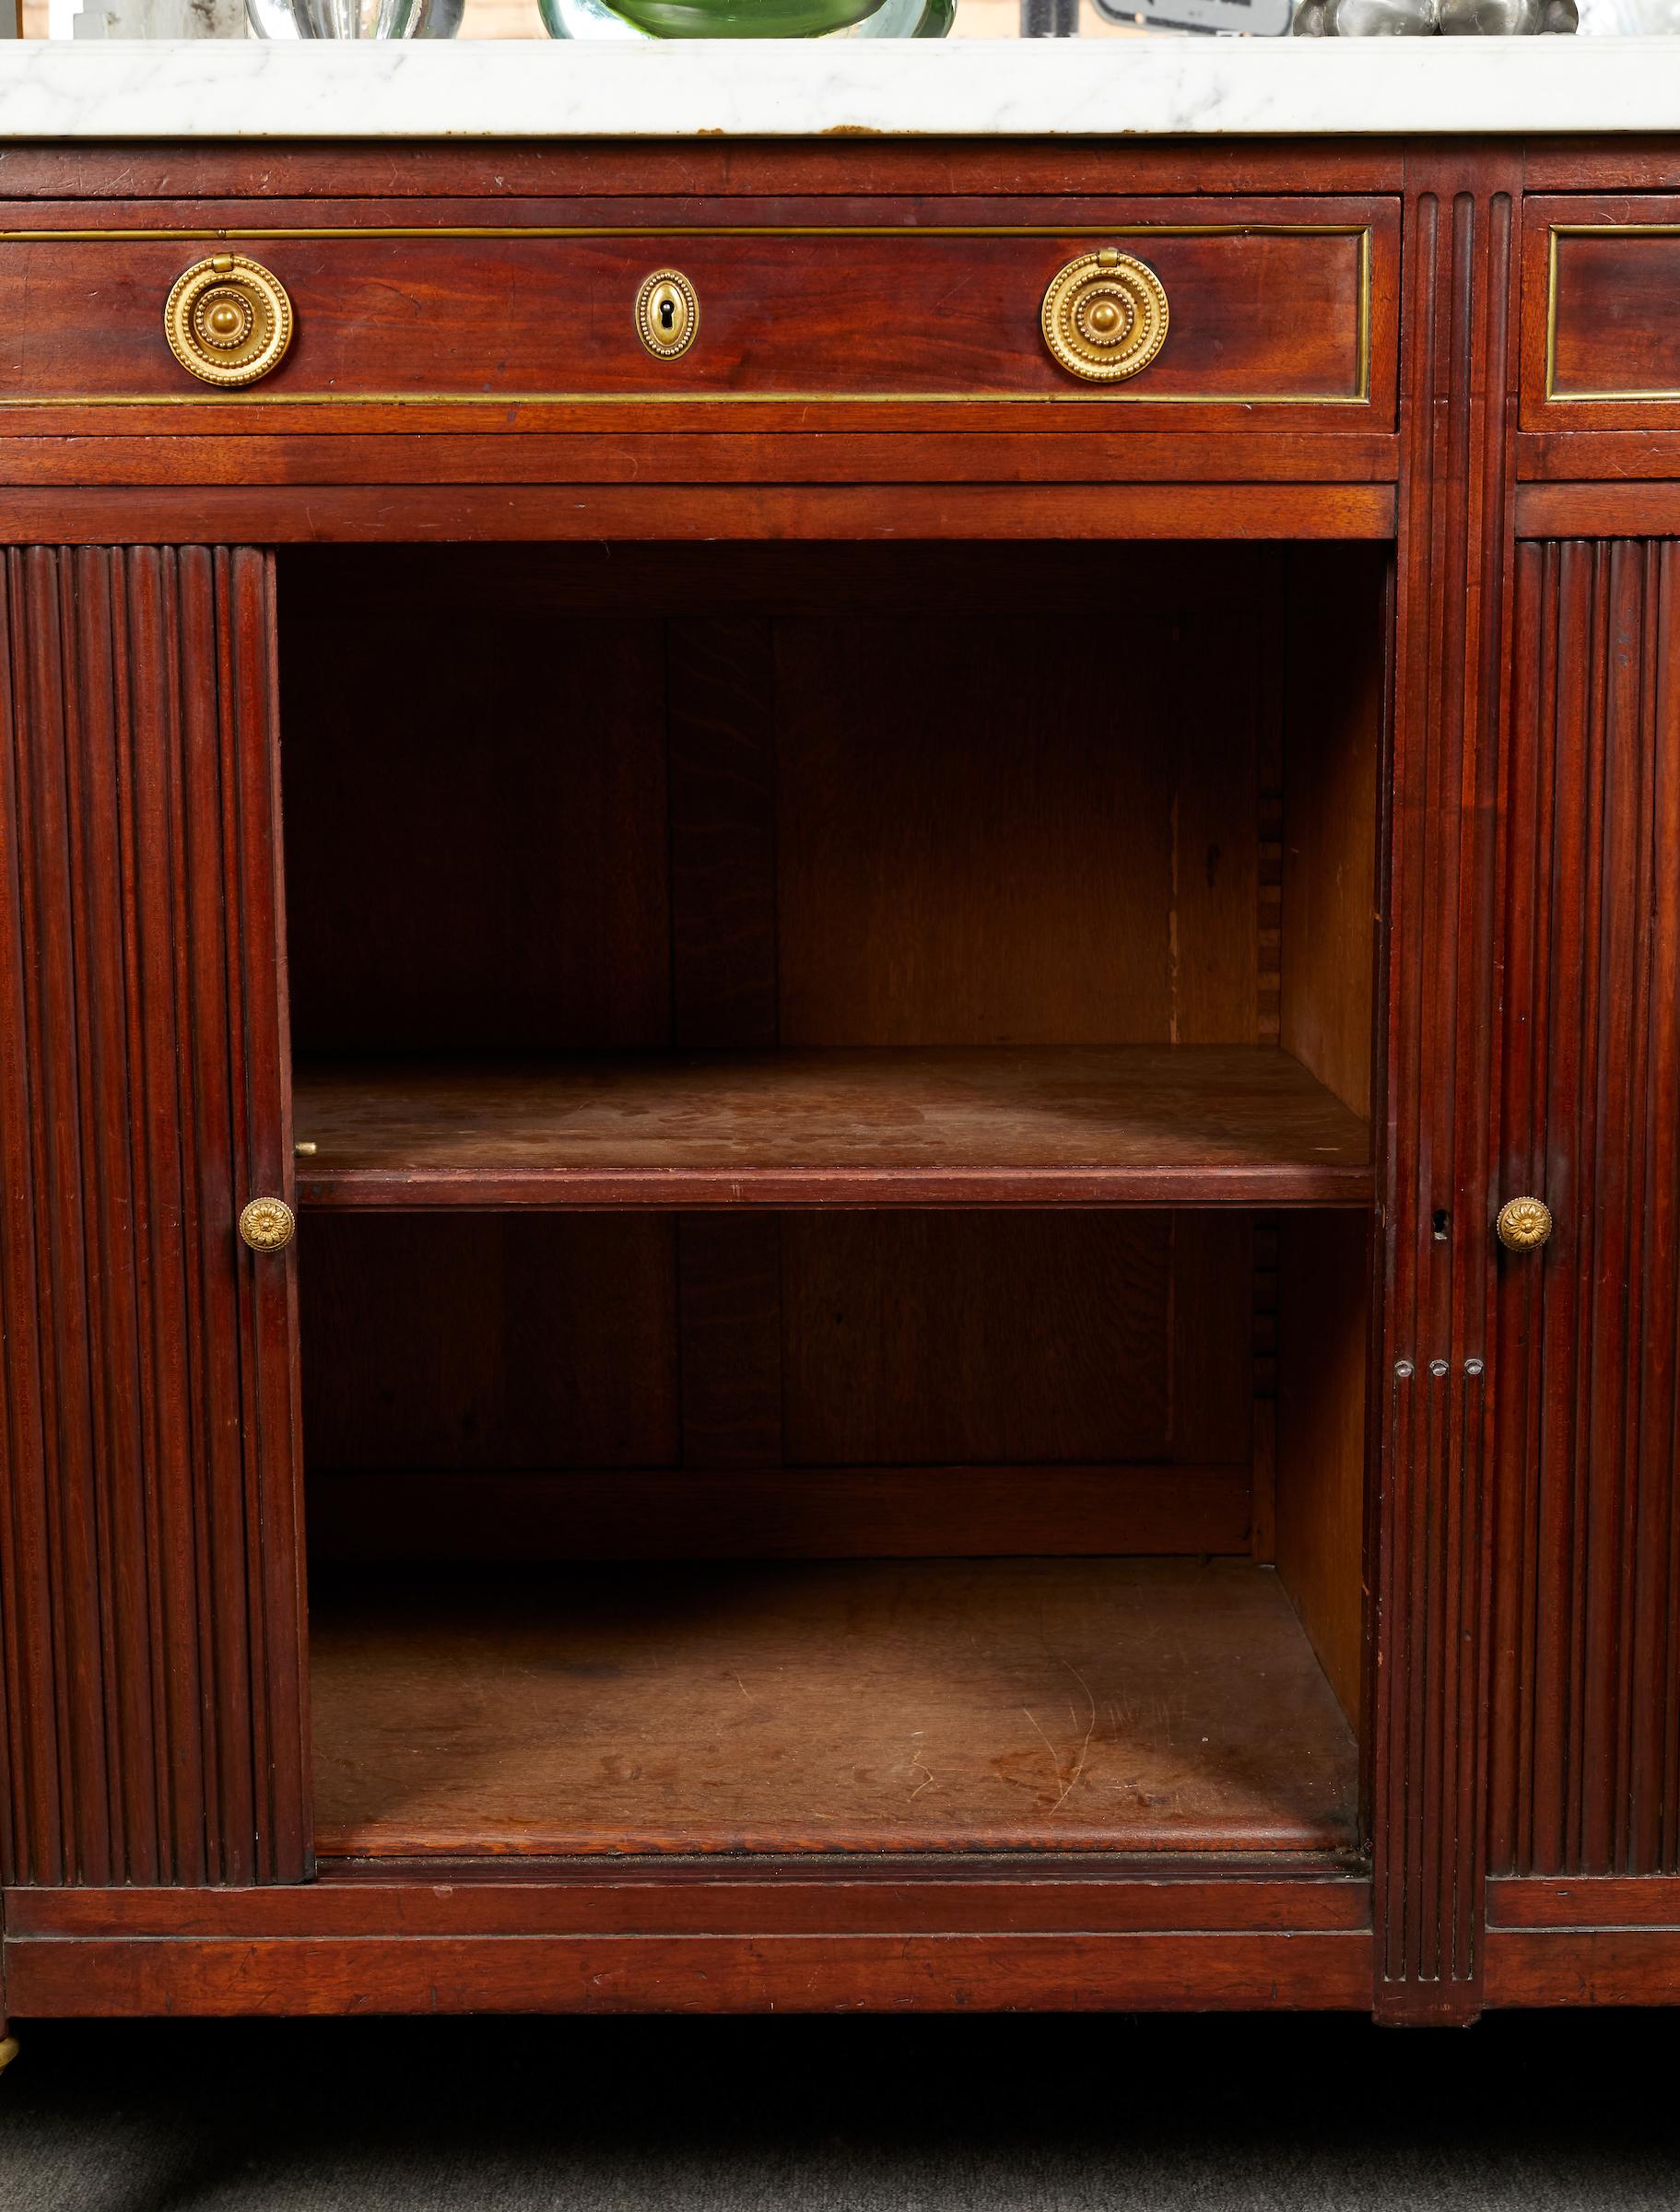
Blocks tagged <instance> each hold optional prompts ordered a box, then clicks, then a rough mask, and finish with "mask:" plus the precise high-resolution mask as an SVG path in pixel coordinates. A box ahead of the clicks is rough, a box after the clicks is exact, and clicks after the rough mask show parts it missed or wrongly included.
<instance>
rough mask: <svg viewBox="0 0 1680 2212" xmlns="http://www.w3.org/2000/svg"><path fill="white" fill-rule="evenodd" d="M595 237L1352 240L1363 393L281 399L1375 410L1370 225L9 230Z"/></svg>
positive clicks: (133, 395) (194, 236) (33, 241)
mask: <svg viewBox="0 0 1680 2212" xmlns="http://www.w3.org/2000/svg"><path fill="white" fill-rule="evenodd" d="M573 238H575V239H589V238H646V239H675V238H724V239H727V238H839V239H844V238H872V239H911V240H914V239H925V238H1023V239H1032V238H1044V239H1063V238H1110V239H1111V238H1137V239H1145V240H1146V239H1152V238H1345V239H1351V240H1353V241H1356V242H1357V251H1358V255H1359V308H1358V320H1357V332H1356V340H1355V344H1356V358H1355V364H1354V389H1353V390H1352V391H1351V392H1345V393H1322V392H1282V393H1277V392H1152V391H1144V392H1128V391H1123V390H1118V389H1108V390H1104V391H1101V392H1079V391H1073V390H1068V391H1062V392H986V391H969V392H949V391H946V392H917V391H903V392H852V391H844V390H841V391H828V392H823V391H806V390H801V391H786V392H783V391H775V392H657V393H651V392H587V391H584V392H576V391H547V392H442V393H434V392H416V391H409V392H351V393H347V392H294V391H288V392H287V393H286V394H285V397H284V400H283V401H281V400H278V399H276V402H275V404H276V405H284V406H288V407H294V406H345V407H368V406H385V407H390V406H431V407H509V406H642V407H646V406H758V407H765V406H772V407H773V406H813V405H821V406H969V407H972V406H1031V407H1042V406H1110V407H1112V406H1135V405H1139V404H1144V405H1147V406H1155V407H1172V406H1183V407H1337V408H1340V407H1368V406H1369V405H1370V362H1371V357H1370V322H1371V232H1370V227H1369V224H1361V223H1231V222H1227V223H1131V224H1127V223H1119V224H1115V223H1104V224H1096V223H1058V224H1054V225H1051V224H1042V223H990V224H989V223H960V224H931V223H930V224H926V225H914V226H912V225H910V224H902V223H899V224H861V223H860V224H746V223H743V224H720V223H697V224H678V225H673V226H670V227H661V228H658V229H651V228H650V227H649V226H648V225H646V224H633V223H614V224H602V223H588V224H582V223H580V224H529V225H523V224H510V225H503V224H451V225H444V224H438V225H369V226H367V227H365V228H364V227H361V226H357V225H351V224H321V225H316V226H312V227H301V228H296V229H277V228H276V229H266V228H252V229H242V228H241V229H238V230H211V229H122V230H114V229H57V230H0V244H19V245H41V244H53V243H66V244H76V245H109V244H122V243H128V242H136V241H138V242H144V243H149V244H159V243H163V242H170V243H178V244H180V243H192V242H194V241H223V242H224V243H226V242H231V241H243V242H247V243H249V242H253V241H283V240H299V241H314V240H320V239H335V240H351V241H353V240H357V239H409V240H415V241H424V240H428V239H454V240H461V239H505V240H519V239H573ZM252 404H253V403H252V402H250V401H243V402H241V401H239V400H235V399H229V398H217V396H216V395H215V394H210V393H148V392H113V393H94V394H89V393H87V392H72V393H34V394H28V395H25V396H22V397H12V396H9V395H6V396H0V410H4V409H17V408H24V407H66V406H67V407H76V408H78V409H85V408H97V407H181V406H191V407H216V406H224V407H226V406H241V405H243V406H250V405H252Z"/></svg>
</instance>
